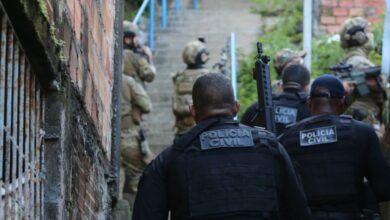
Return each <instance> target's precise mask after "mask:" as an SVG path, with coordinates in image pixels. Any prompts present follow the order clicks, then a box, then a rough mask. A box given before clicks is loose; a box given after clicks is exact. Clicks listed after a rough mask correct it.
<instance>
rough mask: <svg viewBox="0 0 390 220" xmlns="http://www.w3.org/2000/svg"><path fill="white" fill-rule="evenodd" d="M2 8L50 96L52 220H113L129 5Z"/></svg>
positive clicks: (55, 2) (66, 0)
mask: <svg viewBox="0 0 390 220" xmlns="http://www.w3.org/2000/svg"><path fill="white" fill-rule="evenodd" d="M1 4H3V6H4V8H5V10H6V12H7V15H8V16H9V18H10V20H11V23H12V24H13V26H14V28H15V32H16V34H17V36H18V38H19V40H20V42H21V45H22V47H23V48H24V49H25V52H26V54H27V57H28V59H29V61H30V63H31V65H32V67H33V69H34V71H35V72H36V73H37V75H38V78H39V80H40V82H41V84H42V87H43V90H44V94H45V98H46V99H45V106H46V109H45V128H44V129H45V162H44V165H45V170H46V171H45V173H43V174H42V175H45V182H44V184H45V187H44V189H45V192H44V194H45V199H44V200H45V201H44V209H45V219H107V218H109V216H110V214H111V213H110V212H111V207H112V205H113V201H115V197H116V186H117V176H116V174H117V167H116V165H117V164H118V160H117V159H118V147H119V141H118V140H119V139H118V137H119V136H118V135H117V134H116V133H117V132H116V131H117V130H118V128H119V126H120V125H119V122H120V115H118V109H120V106H119V105H120V103H119V102H118V100H120V99H119V98H118V97H119V92H120V86H118V85H121V83H120V76H121V66H122V61H121V60H122V57H121V54H122V51H121V47H122V46H121V45H122V44H121V41H122V32H121V23H122V10H123V1H122V0H104V1H102V0H97V1H96V0H14V1H1ZM112 130H114V132H112Z"/></svg>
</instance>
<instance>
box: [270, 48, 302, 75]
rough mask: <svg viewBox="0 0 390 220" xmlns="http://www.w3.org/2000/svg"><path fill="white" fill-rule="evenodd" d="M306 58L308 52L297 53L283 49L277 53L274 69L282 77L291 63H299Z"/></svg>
mask: <svg viewBox="0 0 390 220" xmlns="http://www.w3.org/2000/svg"><path fill="white" fill-rule="evenodd" d="M305 56H306V51H303V50H302V51H295V50H291V49H289V48H283V49H281V50H280V51H279V52H277V53H276V55H275V58H274V67H275V70H276V72H277V74H278V75H279V76H281V74H282V71H283V68H284V67H286V66H287V64H289V63H291V62H297V63H299V61H300V60H301V59H302V58H304V57H305Z"/></svg>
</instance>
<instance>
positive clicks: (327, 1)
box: [322, 0, 338, 7]
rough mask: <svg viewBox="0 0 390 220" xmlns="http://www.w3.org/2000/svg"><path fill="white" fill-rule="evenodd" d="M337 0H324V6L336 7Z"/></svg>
mask: <svg viewBox="0 0 390 220" xmlns="http://www.w3.org/2000/svg"><path fill="white" fill-rule="evenodd" d="M337 2H338V1H337V0H322V6H325V7H335V6H337Z"/></svg>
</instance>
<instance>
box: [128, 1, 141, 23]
mask: <svg viewBox="0 0 390 220" xmlns="http://www.w3.org/2000/svg"><path fill="white" fill-rule="evenodd" d="M142 2H143V0H125V10H124V13H125V14H124V19H125V20H129V21H132V20H133V18H134V16H135V15H136V14H137V11H138V9H139V7H141V5H142Z"/></svg>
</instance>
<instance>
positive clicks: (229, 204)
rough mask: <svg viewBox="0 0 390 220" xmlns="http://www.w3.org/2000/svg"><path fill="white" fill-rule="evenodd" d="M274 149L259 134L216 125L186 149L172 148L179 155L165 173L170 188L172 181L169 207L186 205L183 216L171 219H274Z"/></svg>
mask: <svg viewBox="0 0 390 220" xmlns="http://www.w3.org/2000/svg"><path fill="white" fill-rule="evenodd" d="M276 144H277V142H276V139H275V136H274V135H273V134H271V133H269V132H267V131H265V130H260V129H253V128H249V127H246V126H245V127H244V126H223V127H220V126H218V127H217V128H213V129H211V130H206V131H203V132H202V133H201V134H200V135H199V136H198V137H197V138H196V139H195V140H194V141H193V142H192V143H191V144H190V146H188V147H185V148H181V147H178V148H176V149H177V150H180V151H183V153H182V154H181V156H180V157H179V158H178V159H177V160H176V163H175V164H174V165H173V168H172V169H171V174H170V177H172V179H173V181H172V184H175V183H174V182H176V186H175V189H173V188H172V190H171V193H173V194H176V195H174V196H173V198H174V199H173V200H175V201H172V203H173V206H175V205H183V204H186V206H187V207H186V209H187V210H186V211H187V212H188V214H187V215H188V216H189V217H188V218H187V215H185V213H176V214H175V215H176V216H172V217H174V219H180V218H179V215H182V217H181V219H267V218H271V219H278V210H279V207H278V197H277V191H276V182H275V177H276V176H275V170H274V163H275V150H274V149H276ZM177 146H180V143H178V144H177ZM181 146H183V145H181ZM183 191H184V192H186V193H182V192H183ZM180 192H181V193H180ZM183 194H185V195H183ZM177 201H180V202H177ZM240 216H241V217H240ZM243 216H245V217H244V218H243Z"/></svg>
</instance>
